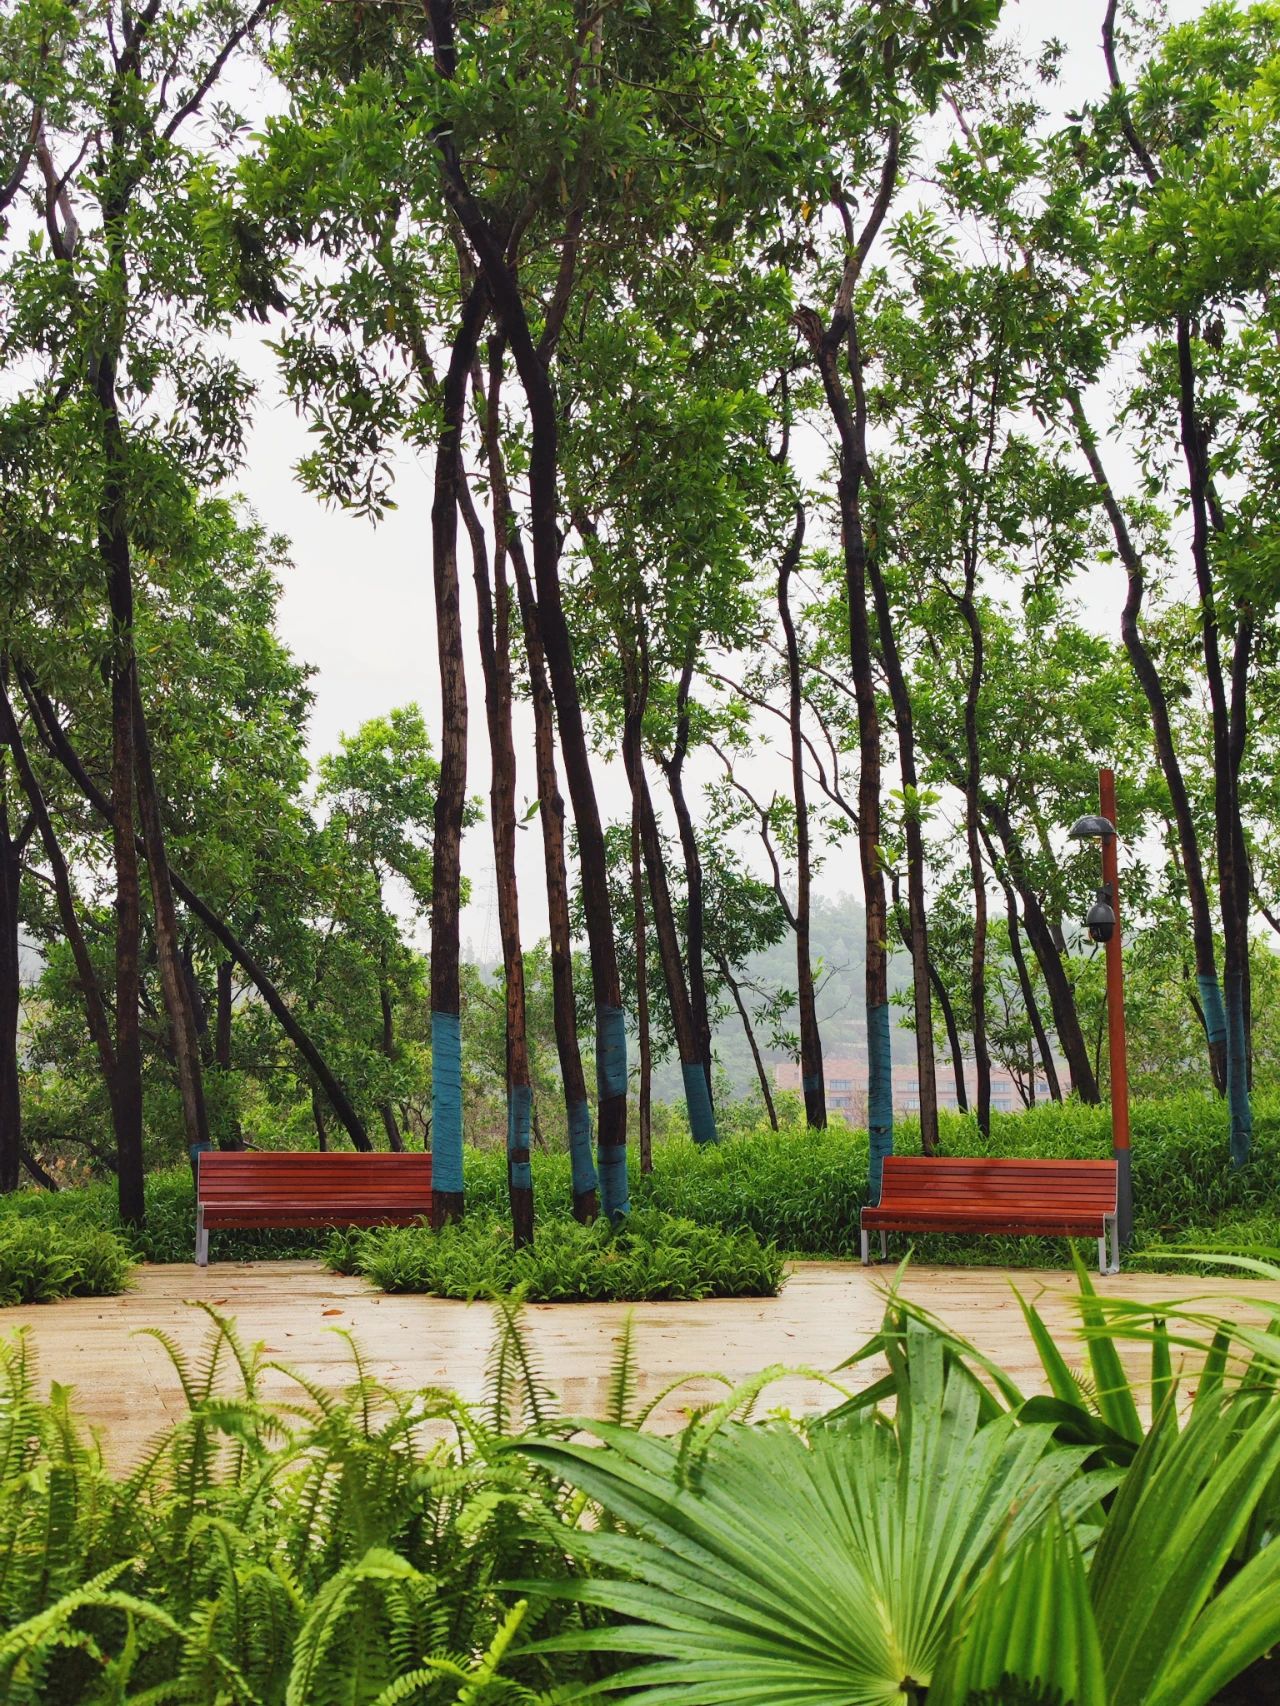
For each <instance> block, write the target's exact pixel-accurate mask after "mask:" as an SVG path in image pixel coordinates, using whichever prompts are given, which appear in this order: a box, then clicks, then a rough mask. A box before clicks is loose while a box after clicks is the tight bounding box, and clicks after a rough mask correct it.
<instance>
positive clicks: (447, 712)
mask: <svg viewBox="0 0 1280 1706" xmlns="http://www.w3.org/2000/svg"><path fill="white" fill-rule="evenodd" d="M487 311H488V294H487V292H486V290H485V288H484V286H483V284H481V283H478V284H475V285H473V286H472V287H471V290H470V293H469V295H468V297H467V300H466V303H465V305H464V306H463V310H462V320H461V323H460V325H459V327H458V330H457V333H456V334H455V336H454V341H453V349H452V351H451V352H450V356H449V367H448V371H447V372H446V374H445V380H444V395H443V398H442V420H441V427H440V439H439V443H438V445H437V448H436V474H435V501H434V503H433V504H432V507H431V544H432V551H431V567H432V579H433V583H434V587H435V607H436V647H437V655H438V657H439V662H440V780H439V782H438V784H437V787H436V803H435V834H434V839H433V843H432V861H433V863H432V881H431V1223H432V1225H433V1226H434V1227H436V1228H437V1229H438V1228H440V1227H441V1226H443V1225H444V1224H445V1223H446V1222H447V1221H450V1220H458V1219H461V1217H462V1209H463V1178H462V1141H463V1134H462V990H461V985H460V982H459V958H460V951H461V946H460V941H459V925H460V918H461V895H462V823H463V818H464V816H465V813H466V804H467V678H466V667H465V662H464V657H463V647H462V610H461V605H460V600H459V591H458V504H459V497H460V488H461V485H462V444H461V441H462V422H463V416H464V414H465V410H466V394H467V378H468V375H469V374H470V371H471V363H472V361H473V360H474V358H475V353H476V345H477V343H478V341H479V337H480V328H481V326H482V324H483V322H484V317H485V314H486V313H487Z"/></svg>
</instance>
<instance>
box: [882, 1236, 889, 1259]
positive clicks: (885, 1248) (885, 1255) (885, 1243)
mask: <svg viewBox="0 0 1280 1706" xmlns="http://www.w3.org/2000/svg"><path fill="white" fill-rule="evenodd" d="M880 1260H881V1261H882V1262H887V1261H888V1260H889V1234H888V1233H887V1232H882V1233H881V1234H880Z"/></svg>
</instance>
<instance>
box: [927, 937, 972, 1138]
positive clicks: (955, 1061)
mask: <svg viewBox="0 0 1280 1706" xmlns="http://www.w3.org/2000/svg"><path fill="white" fill-rule="evenodd" d="M929 981H930V983H931V984H932V985H933V992H934V994H935V995H936V996H937V998H938V1006H939V1007H940V1008H941V1009H942V1022H943V1024H944V1025H945V1026H946V1031H947V1047H948V1048H949V1049H950V1051H951V1074H952V1077H953V1078H954V1079H955V1086H956V1107H957V1109H958V1110H959V1112H960V1113H962V1114H967V1113H968V1112H969V1086H968V1085H967V1084H966V1083H965V1078H964V1050H963V1049H962V1047H961V1046H960V1030H959V1027H958V1026H957V1024H956V1010H955V1008H954V1007H953V1006H952V1004H951V997H950V995H949V994H948V993H947V986H946V984H945V983H944V982H943V981H942V978H941V976H940V975H939V972H938V968H937V966H936V965H934V963H933V958H932V956H930V959H929Z"/></svg>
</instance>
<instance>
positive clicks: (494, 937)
mask: <svg viewBox="0 0 1280 1706" xmlns="http://www.w3.org/2000/svg"><path fill="white" fill-rule="evenodd" d="M1139 4H1147V5H1148V6H1150V9H1151V10H1152V11H1154V10H1155V9H1156V8H1155V6H1154V5H1153V4H1151V0H1139ZM1104 7H1105V0H1007V4H1006V22H1005V24H1004V26H1003V28H1004V30H1005V31H1006V32H1007V33H1013V34H1016V35H1017V36H1019V37H1021V38H1022V40H1023V41H1024V42H1025V43H1026V44H1027V45H1028V46H1034V45H1037V44H1038V43H1039V42H1041V41H1042V40H1044V39H1045V38H1047V37H1049V36H1057V37H1059V38H1060V39H1061V40H1062V41H1064V42H1065V43H1066V45H1067V48H1068V50H1069V51H1068V57H1067V59H1066V62H1065V64H1064V68H1063V77H1062V81H1061V84H1060V85H1059V91H1058V94H1059V99H1060V102H1061V107H1062V109H1063V110H1066V109H1068V108H1070V107H1073V106H1075V105H1076V103H1077V102H1078V101H1080V100H1082V99H1084V98H1086V97H1087V96H1088V95H1089V94H1090V93H1091V92H1092V93H1096V92H1097V91H1098V90H1099V89H1100V87H1101V84H1102V80H1103V78H1104V76H1105V72H1104V68H1103V65H1102V58H1101V52H1100V50H1099V46H1098V43H1099V39H1100V30H1101V21H1102V16H1103V12H1104ZM1203 9H1204V0H1171V3H1170V4H1169V6H1168V8H1167V11H1168V15H1169V16H1170V17H1171V18H1173V19H1181V18H1186V17H1191V16H1194V15H1195V14H1196V13H1198V12H1200V11H1202V10H1203ZM264 335H267V336H269V335H271V334H270V330H269V329H268V330H267V331H266V333H265V334H264V333H263V332H262V331H260V330H259V329H258V328H257V327H253V328H249V329H246V330H245V331H244V332H243V333H241V334H240V335H239V336H238V338H237V340H236V342H237V353H238V354H239V355H240V357H241V358H242V359H243V360H245V362H246V365H247V366H249V367H250V369H251V370H252V371H253V372H254V373H255V375H257V376H258V377H259V379H260V380H261V385H262V390H261V396H260V400H259V405H258V410H257V415H256V419H255V423H254V427H253V431H252V438H251V447H250V455H249V459H248V463H247V466H246V468H245V471H244V473H243V475H242V476H241V478H239V479H238V480H237V482H236V486H237V488H238V489H239V490H240V491H242V492H243V493H244V495H245V497H246V498H247V499H248V501H249V502H250V503H251V504H252V506H253V508H254V509H255V510H256V511H257V513H258V515H259V516H260V517H261V519H262V520H263V521H264V522H265V523H266V524H267V525H268V526H269V527H270V528H272V529H273V530H277V531H279V532H282V533H284V534H287V535H288V536H289V538H290V539H291V540H292V542H293V558H294V563H295V565H296V566H295V567H294V569H293V570H292V571H291V572H290V573H289V574H288V575H287V577H286V579H285V585H284V597H283V600H282V603H281V607H280V628H281V632H282V636H283V638H284V639H285V641H286V642H287V644H288V645H289V646H290V648H291V649H292V650H293V651H294V652H295V653H296V654H297V655H298V656H299V657H301V658H304V659H306V660H307V661H308V662H309V663H311V664H312V665H314V666H315V669H316V672H317V673H316V676H315V679H314V683H313V685H314V689H315V694H316V702H315V709H314V713H313V716H312V722H311V750H312V753H313V755H318V754H320V753H321V752H325V751H328V750H330V749H332V747H333V746H334V745H335V744H336V742H337V740H338V738H339V735H340V734H342V733H344V732H350V731H352V730H354V729H355V728H356V727H357V726H358V725H359V724H360V723H361V722H363V721H364V720H365V719H366V718H368V717H371V716H375V715H378V714H379V713H382V712H385V711H387V710H389V709H390V708H391V707H392V706H394V705H401V704H405V703H407V702H409V701H410V700H416V701H417V702H418V703H419V704H420V705H421V706H422V707H423V709H424V711H425V713H426V716H427V721H428V725H429V726H430V727H433V728H434V727H436V726H438V720H439V684H438V678H437V672H436V659H435V635H434V628H433V622H432V611H431V598H430V475H429V469H428V468H427V467H426V466H425V464H424V463H423V462H422V460H421V459H419V458H415V457H412V456H409V455H405V456H402V458H401V461H400V465H399V472H398V481H397V491H396V498H397V502H398V506H399V507H398V509H397V510H396V511H395V512H394V513H393V514H391V515H390V516H389V518H388V519H387V520H386V521H384V522H382V523H381V524H380V525H379V526H377V527H376V528H375V527H374V526H372V525H371V524H370V523H368V522H366V521H362V520H358V519H355V518H354V517H352V516H349V515H346V514H343V513H342V512H340V511H336V510H332V509H327V508H325V507H324V506H322V505H321V504H320V503H318V502H317V501H316V500H315V499H313V498H312V497H310V496H309V495H308V494H307V493H306V492H305V491H303V490H302V488H301V487H300V486H299V485H298V484H297V482H296V481H295V480H294V478H293V476H292V468H293V465H294V463H295V462H296V461H297V460H298V458H299V457H300V456H301V455H302V454H304V453H305V451H306V450H307V448H308V444H307V432H306V427H305V424H304V423H303V422H301V421H300V420H299V419H298V418H297V417H296V416H295V414H294V412H293V410H292V408H291V407H290V406H289V405H288V404H287V403H285V402H283V401H282V400H281V398H280V394H279V390H278V387H277V386H276V385H275V383H274V377H273V365H272V358H271V356H270V354H269V352H267V351H266V350H265V349H263V348H262V347H261V338H262V337H263V336H264ZM1095 574H1096V576H1097V583H1096V584H1095V585H1092V586H1091V587H1090V588H1089V596H1090V603H1091V605H1092V606H1094V607H1095V608H1098V609H1100V610H1101V611H1102V612H1111V613H1112V615H1114V614H1115V613H1118V610H1119V603H1120V593H1119V582H1118V578H1117V573H1116V571H1114V570H1106V569H1099V570H1097V571H1095ZM469 591H470V588H469V584H468V579H467V570H466V568H465V567H464V578H463V599H464V617H463V619H464V623H465V624H466V627H467V631H468V632H469V633H472V634H473V633H474V607H473V604H472V602H471V600H470V598H469V596H468V595H469ZM1108 619H1110V618H1108ZM1113 626H1114V624H1113ZM469 677H470V697H471V715H470V776H469V786H470V788H471V791H473V792H475V793H479V794H486V793H487V789H488V779H489V778H488V751H487V741H486V738H485V728H484V705H483V698H482V692H481V682H480V670H479V661H478V657H477V655H476V653H475V647H474V644H472V647H471V654H470V658H469ZM518 751H519V753H520V754H521V756H522V759H524V760H525V764H526V767H525V769H524V770H523V771H522V774H521V778H520V788H521V794H522V797H527V798H530V799H531V798H532V794H533V782H532V775H531V769H532V765H531V758H530V756H529V755H530V753H531V734H530V735H529V736H528V738H524V739H521V740H520V741H518ZM601 790H602V807H603V809H604V810H605V812H606V814H607V815H609V816H613V817H617V816H621V815H623V814H624V813H625V811H626V810H627V806H626V801H625V790H624V785H623V784H622V781H621V776H620V767H617V766H614V767H612V769H608V768H606V767H604V766H602V768H601ZM488 836H489V831H488V826H487V824H485V825H481V826H480V827H478V828H476V829H474V830H472V831H471V832H470V833H469V836H468V840H467V844H466V847H465V849H464V855H463V859H464V867H463V868H464V870H465V871H466V872H467V873H468V874H469V876H470V878H471V883H472V902H471V905H470V906H469V908H468V909H467V911H466V913H465V915H464V921H463V932H464V945H465V943H467V942H469V944H470V948H471V951H472V952H473V953H474V954H475V955H476V956H478V957H481V958H488V957H496V956H497V954H498V951H499V949H498V931H497V917H496V911H495V902H494V889H493V855H492V850H491V847H490V844H489V839H488ZM520 840H521V843H522V846H521V854H522V869H521V882H520V896H521V906H522V912H523V919H522V923H523V931H522V933H523V935H524V937H525V940H526V941H532V940H534V939H536V937H537V936H538V935H539V934H541V933H542V931H543V930H544V928H545V901H544V897H543V891H542V882H543V877H542V866H541V842H540V837H539V835H538V833H537V827H536V824H534V825H531V826H530V829H529V831H528V833H526V834H524V835H522V836H521V837H520ZM821 886H822V887H823V888H824V889H826V890H827V891H828V892H838V891H842V890H847V891H853V890H854V889H855V888H856V886H857V885H856V882H855V872H854V863H853V852H852V850H850V851H849V853H848V854H844V855H842V854H840V853H836V854H835V855H833V856H832V858H831V859H830V860H829V861H828V864H827V867H826V870H825V871H824V873H823V876H822V879H821Z"/></svg>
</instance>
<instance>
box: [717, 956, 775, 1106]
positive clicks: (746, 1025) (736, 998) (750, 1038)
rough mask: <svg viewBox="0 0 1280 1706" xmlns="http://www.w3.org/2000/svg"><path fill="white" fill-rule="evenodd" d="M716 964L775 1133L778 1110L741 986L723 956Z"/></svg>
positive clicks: (718, 957)
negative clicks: (745, 1042) (752, 1062)
mask: <svg viewBox="0 0 1280 1706" xmlns="http://www.w3.org/2000/svg"><path fill="white" fill-rule="evenodd" d="M716 964H717V965H718V966H719V968H720V976H721V977H722V978H723V979H724V981H725V982H726V983H727V984H728V986H729V993H730V994H731V995H732V996H733V1004H734V1006H735V1007H736V1008H737V1009H738V1017H739V1019H741V1020H742V1029H743V1032H744V1033H745V1035H746V1039H747V1046H748V1047H749V1048H750V1050H751V1058H752V1060H753V1061H754V1062H755V1068H756V1077H757V1079H758V1080H759V1081H760V1094H761V1096H762V1097H763V1098H764V1105H765V1111H766V1112H767V1113H768V1115H769V1124H770V1125H771V1126H772V1127H773V1129H774V1131H777V1129H778V1110H777V1108H776V1107H775V1106H774V1102H773V1091H772V1089H771V1087H770V1084H769V1075H768V1073H767V1072H766V1071H765V1065H764V1061H763V1060H762V1059H761V1057H760V1045H759V1044H758V1043H757V1042H756V1033H755V1026H754V1025H753V1024H752V1023H751V1015H750V1013H749V1012H748V1011H747V1004H746V1002H745V1001H744V1000H743V999H742V989H741V986H740V985H739V983H738V980H737V978H736V977H734V975H733V972H732V970H731V969H730V966H729V962H728V960H727V959H726V958H725V956H724V955H723V954H717V956H716Z"/></svg>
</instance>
